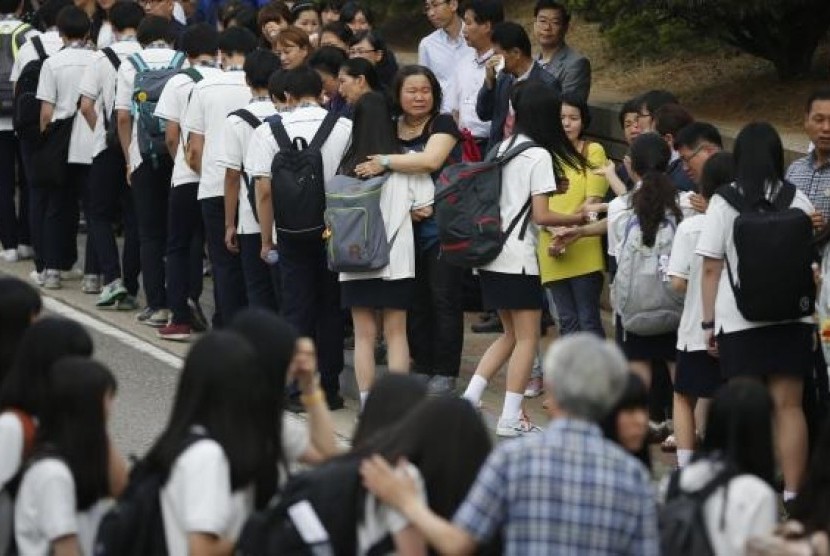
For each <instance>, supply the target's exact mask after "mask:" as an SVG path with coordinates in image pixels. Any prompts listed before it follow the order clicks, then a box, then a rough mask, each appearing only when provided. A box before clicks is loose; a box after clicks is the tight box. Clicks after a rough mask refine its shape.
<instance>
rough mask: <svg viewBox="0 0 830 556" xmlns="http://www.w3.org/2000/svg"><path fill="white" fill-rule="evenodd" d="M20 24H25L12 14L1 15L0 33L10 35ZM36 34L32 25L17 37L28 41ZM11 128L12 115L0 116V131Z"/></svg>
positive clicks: (10, 129)
mask: <svg viewBox="0 0 830 556" xmlns="http://www.w3.org/2000/svg"><path fill="white" fill-rule="evenodd" d="M21 25H25V24H24V23H23V22H22V21H20V20H19V19H17V18H16V17H14V16H11V17H8V16H6V17H3V18H0V33H2V34H4V35H11V34H12V33H14V31H15V30H16V29H17V28H18V27H20V26H21ZM38 34H39V33H38V31H37V29H35V28H33V27H30V28H29V29H28V30H26V31H21V32H20V34H19V35H18V37H20V38H22V39H25V40H26V41H28V40H29V39H31V38H32V37H34V36H35V35H38ZM10 44H11V43H10ZM24 46H26V43H25V42H24V43H23V44H22V45H20V48H19V49H18V50H17V56H16V57H15V58H19V57H20V51H21V50H22V49H23V47H24ZM12 67H14V66H12ZM10 81H14V79H10ZM13 129H14V127H13V126H12V117H11V116H3V117H0V131H12V130H13Z"/></svg>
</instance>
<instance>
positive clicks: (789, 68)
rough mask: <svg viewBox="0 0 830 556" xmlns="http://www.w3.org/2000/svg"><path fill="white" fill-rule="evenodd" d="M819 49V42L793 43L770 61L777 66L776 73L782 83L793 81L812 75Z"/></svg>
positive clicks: (804, 41)
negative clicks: (814, 60) (811, 70)
mask: <svg viewBox="0 0 830 556" xmlns="http://www.w3.org/2000/svg"><path fill="white" fill-rule="evenodd" d="M816 48H818V41H811V40H803V41H792V42H790V44H789V45H788V48H786V49H785V50H783V51H782V52H781V56H776V57H774V58H773V59H772V60H770V61H771V62H772V63H773V64H774V65H775V71H776V72H777V73H778V78H779V79H780V80H781V81H792V80H794V79H799V78H802V77H806V76H808V75H809V74H810V69H811V67H812V64H813V55H814V54H815V52H816Z"/></svg>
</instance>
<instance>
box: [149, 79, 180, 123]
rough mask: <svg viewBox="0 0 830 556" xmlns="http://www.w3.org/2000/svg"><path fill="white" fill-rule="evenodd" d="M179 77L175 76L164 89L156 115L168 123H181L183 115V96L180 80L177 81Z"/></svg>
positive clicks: (157, 105)
mask: <svg viewBox="0 0 830 556" xmlns="http://www.w3.org/2000/svg"><path fill="white" fill-rule="evenodd" d="M177 77H179V76H174V77H173V79H171V80H170V81H168V82H167V85H165V86H164V89H162V91H161V95H160V96H159V101H158V104H156V110H155V112H154V115H155V116H157V117H159V118H161V119H162V120H167V121H168V122H176V123H179V122H180V121H181V119H182V116H183V114H182V103H181V94H180V91H179V87H178V85H179V83H180V79H177Z"/></svg>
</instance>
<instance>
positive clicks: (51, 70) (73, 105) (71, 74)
mask: <svg viewBox="0 0 830 556" xmlns="http://www.w3.org/2000/svg"><path fill="white" fill-rule="evenodd" d="M94 59H95V51H94V50H90V49H89V48H85V47H83V46H70V45H67V46H66V47H65V48H63V49H61V50H60V51H58V52H57V53H55V54H54V55H52V56H50V57H49V58H47V59H46V61H45V62H43V67H42V68H41V70H40V80H39V81H38V84H37V98H38V100H40V101H46V102H50V103H52V104H54V105H55V110H54V113H53V115H52V121H53V122H54V121H55V120H62V119H64V118H69V117H71V116H73V115H74V114H75V113H76V112H77V111H78V99H79V98H80V95H79V93H78V85H79V82H80V79H79V77H80V76H82V75H83V74H84V72H85V71H86V68H87V67H89V65H90V64H91V63H92V61H93V60H94ZM92 142H93V133H92V130H91V129H90V128H89V124H87V123H86V120H85V119H84V118H83V116H79V117H77V118H75V120H74V121H73V122H72V136H71V137H70V139H69V158H68V162H69V163H74V164H92Z"/></svg>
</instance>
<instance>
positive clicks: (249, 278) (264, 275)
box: [237, 234, 280, 313]
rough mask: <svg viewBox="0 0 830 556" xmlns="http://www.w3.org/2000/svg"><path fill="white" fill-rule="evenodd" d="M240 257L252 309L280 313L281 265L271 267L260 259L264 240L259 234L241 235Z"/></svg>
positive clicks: (239, 239)
mask: <svg viewBox="0 0 830 556" xmlns="http://www.w3.org/2000/svg"><path fill="white" fill-rule="evenodd" d="M237 240H238V242H239V256H240V258H241V260H242V273H243V274H244V276H245V292H246V293H247V295H248V304H249V305H250V306H251V307H262V308H263V309H270V310H272V311H274V312H275V313H276V312H279V310H280V302H279V295H280V291H279V287H280V267H279V263H277V264H274V265H269V264H267V263H266V262H265V261H263V260H262V257H260V252H261V250H262V249H261V246H262V240H261V237H260V235H259V234H239V235H238V236H237Z"/></svg>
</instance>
